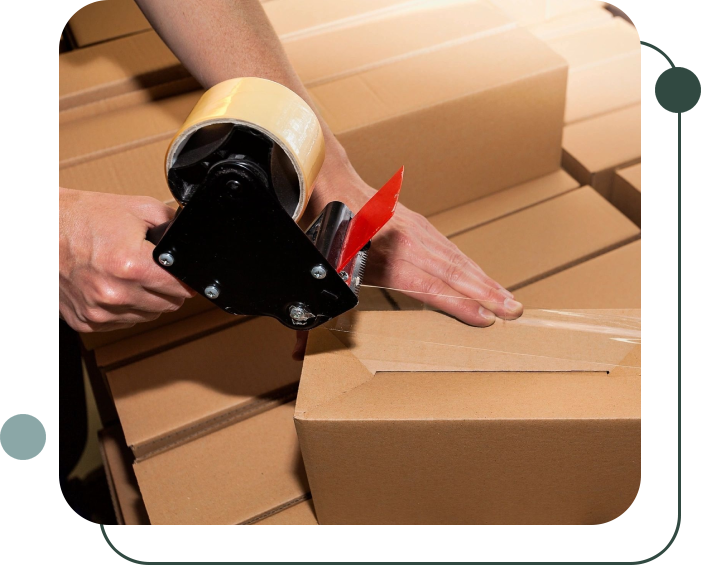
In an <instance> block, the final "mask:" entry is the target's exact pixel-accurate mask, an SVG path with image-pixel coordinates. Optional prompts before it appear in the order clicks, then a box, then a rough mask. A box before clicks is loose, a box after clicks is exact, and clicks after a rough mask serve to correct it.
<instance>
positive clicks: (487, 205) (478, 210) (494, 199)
mask: <svg viewBox="0 0 701 565" xmlns="http://www.w3.org/2000/svg"><path fill="white" fill-rule="evenodd" d="M578 187H579V183H578V182H577V181H576V180H575V179H573V178H572V177H571V176H570V175H568V174H567V173H566V172H565V171H563V170H562V169H561V170H559V171H557V172H555V173H552V174H550V175H546V176H544V177H540V178H537V179H535V180H533V181H530V182H526V183H523V184H519V185H517V186H514V187H512V188H508V189H506V190H502V191H500V192H497V193H496V194H491V195H489V196H485V197H483V198H480V199H478V200H474V201H473V202H470V203H468V204H463V205H462V206H456V207H455V208H451V209H449V210H446V211H445V212H440V213H438V214H434V215H433V216H429V218H428V219H429V221H430V222H431V223H432V224H433V225H434V227H435V228H436V229H437V230H438V231H439V232H441V233H442V234H443V235H445V236H447V237H450V236H452V235H456V234H458V233H460V232H463V231H466V230H469V229H473V228H476V227H478V226H480V225H482V224H486V223H489V222H491V221H494V220H496V219H499V218H502V217H504V216H508V215H509V214H513V213H514V212H517V211H519V210H522V209H524V208H528V207H529V206H533V205H535V204H538V203H540V202H543V201H545V200H549V199H550V198H554V197H555V196H559V195H560V194H563V193H565V192H568V191H570V190H573V189H575V188H578Z"/></svg>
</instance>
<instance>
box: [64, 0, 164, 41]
mask: <svg viewBox="0 0 701 565" xmlns="http://www.w3.org/2000/svg"><path fill="white" fill-rule="evenodd" d="M68 25H69V26H70V28H71V33H72V34H73V37H74V38H75V40H76V43H77V44H78V46H79V47H85V46H86V45H91V44H93V43H98V42H100V41H107V40H109V39H115V38H117V37H122V36H124V35H130V34H132V33H137V32H140V31H144V30H147V29H151V24H149V23H148V20H147V19H146V17H145V16H144V15H143V14H142V13H141V10H139V7H138V6H137V5H136V2H134V0H107V1H104V2H92V3H91V4H88V5H87V6H84V7H83V8H81V9H80V10H78V11H77V12H76V13H75V14H73V17H72V18H71V19H70V20H69V22H68Z"/></svg>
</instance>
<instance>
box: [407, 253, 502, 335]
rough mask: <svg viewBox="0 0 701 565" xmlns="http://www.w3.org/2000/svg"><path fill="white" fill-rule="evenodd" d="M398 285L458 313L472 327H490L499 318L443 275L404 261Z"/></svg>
mask: <svg viewBox="0 0 701 565" xmlns="http://www.w3.org/2000/svg"><path fill="white" fill-rule="evenodd" d="M396 270H399V271H398V272H395V276H397V283H396V284H398V285H400V286H398V287H397V288H399V289H401V290H409V291H413V292H410V293H408V295H409V296H411V297H412V298H417V299H419V300H421V301H422V302H425V303H426V304H428V305H429V306H432V307H434V308H436V309H438V310H442V311H443V312H445V313H447V314H450V315H451V316H455V317H456V318H458V319H459V320H460V321H462V322H465V323H466V324H469V325H471V326H477V327H487V326H491V325H492V324H493V323H494V322H495V321H496V316H495V315H494V312H492V311H491V310H490V309H489V308H485V307H484V306H482V304H480V302H479V301H477V300H474V299H472V298H468V297H466V296H463V295H461V294H460V293H458V292H457V291H456V290H455V289H453V288H452V287H450V286H449V285H448V284H446V283H445V282H444V281H442V280H441V279H440V278H438V277H436V276H434V275H432V274H429V273H427V272H426V271H423V270H421V269H419V268H418V267H417V266H416V265H413V264H411V263H408V262H406V261H403V262H402V265H401V266H399V265H398V266H397V267H396V269H395V271H396Z"/></svg>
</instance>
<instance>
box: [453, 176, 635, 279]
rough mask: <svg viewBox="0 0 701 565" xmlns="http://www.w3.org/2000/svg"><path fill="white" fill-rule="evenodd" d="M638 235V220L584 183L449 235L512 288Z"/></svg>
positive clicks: (628, 240)
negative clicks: (509, 213) (534, 204)
mask: <svg viewBox="0 0 701 565" xmlns="http://www.w3.org/2000/svg"><path fill="white" fill-rule="evenodd" d="M467 223H468V224H469V218H468V219H467ZM639 235H640V230H639V229H638V228H637V226H635V225H634V224H633V223H632V222H631V221H629V220H628V219H627V218H626V217H625V216H623V214H621V213H620V212H619V211H618V210H616V209H615V208H614V207H613V206H611V205H610V204H609V203H608V202H606V201H605V200H604V199H603V198H602V197H601V196H600V195H599V194H597V193H596V192H595V191H594V190H593V189H592V188H591V187H583V188H579V189H576V190H573V191H571V192H567V193H565V194H563V195H561V196H558V197H556V198H553V199H551V200H548V201H546V202H543V203H541V204H538V205H536V206H532V207H530V208H527V209H525V210H521V211H520V212H518V213H516V214H511V215H509V216H506V217H504V218H501V219H499V220H496V221H494V222H490V223H488V224H485V225H482V226H479V227H477V228H475V229H470V230H468V231H465V232H464V233H460V234H458V235H454V236H452V237H451V238H450V239H451V241H452V242H453V243H455V244H456V245H457V246H458V247H459V248H460V249H461V250H462V251H463V252H464V253H465V254H466V255H467V256H469V257H470V258H471V259H473V260H474V261H475V262H476V263H477V264H478V265H480V266H481V267H482V269H484V271H485V272H486V273H487V274H488V275H489V276H491V277H492V278H493V279H494V280H496V281H499V283H501V284H502V285H503V286H504V287H506V288H508V289H510V290H512V291H513V290H516V289H518V288H520V287H522V286H526V285H527V284H530V283H532V282H535V281H537V280H539V279H542V278H545V277H547V276H550V275H552V274H554V273H556V272H558V271H561V270H563V269H566V268H568V267H571V266H573V265H575V264H577V263H581V262H583V261H586V260H587V259H589V258H591V257H595V256H597V255H600V254H602V253H605V252H606V251H609V250H611V249H613V248H616V247H619V246H621V245H623V244H625V243H629V242H631V241H632V240H634V239H637V238H638V237H639Z"/></svg>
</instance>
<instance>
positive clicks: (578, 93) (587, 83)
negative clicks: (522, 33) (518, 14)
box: [547, 18, 640, 123]
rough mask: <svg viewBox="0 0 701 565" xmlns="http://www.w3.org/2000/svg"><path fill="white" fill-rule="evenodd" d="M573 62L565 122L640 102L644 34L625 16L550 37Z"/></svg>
mask: <svg viewBox="0 0 701 565" xmlns="http://www.w3.org/2000/svg"><path fill="white" fill-rule="evenodd" d="M547 43H548V45H549V46H550V47H552V49H553V50H554V51H556V52H557V53H559V54H560V55H561V56H562V57H564V58H565V59H566V60H567V62H568V63H569V65H570V72H569V79H568V84H567V106H566V109H565V122H566V123H572V122H576V121H579V120H583V119H586V118H590V117H593V116H597V115H600V114H603V113H605V112H610V111H612V110H616V109H618V108H623V107H625V106H630V105H632V104H638V103H640V36H639V35H638V32H637V30H636V29H635V28H634V27H633V26H632V25H631V24H629V23H628V22H626V21H625V20H622V19H621V18H613V19H611V20H609V21H606V22H604V23H603V24H601V25H599V26H597V27H592V28H589V29H585V30H583V31H578V32H576V33H572V34H569V35H565V36H561V37H557V38H554V39H551V40H548V41H547Z"/></svg>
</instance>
